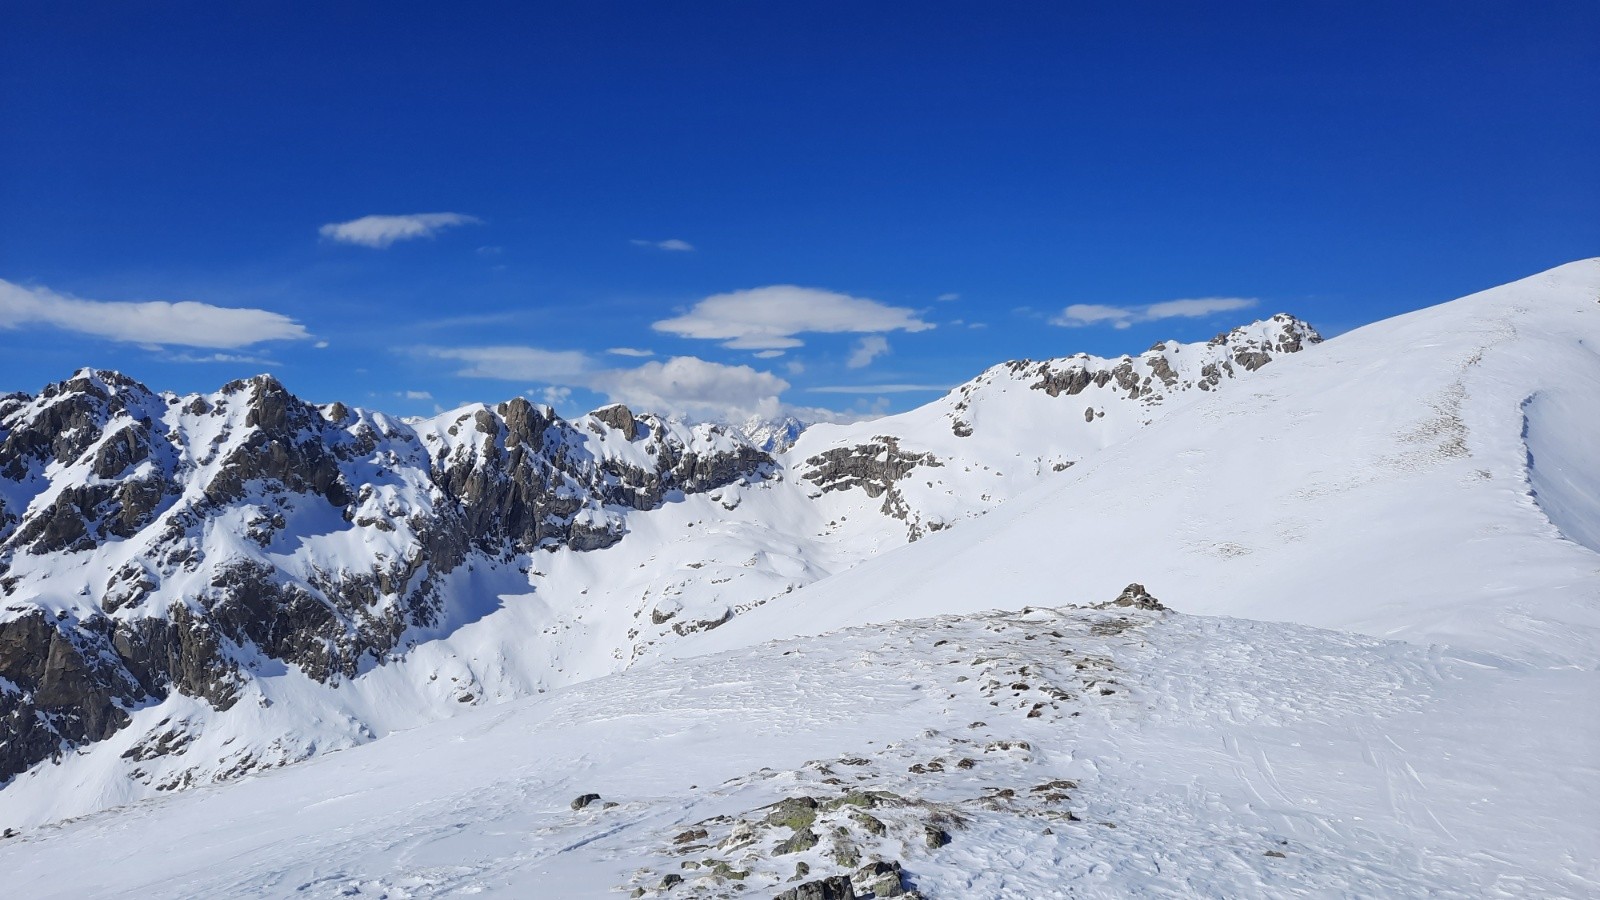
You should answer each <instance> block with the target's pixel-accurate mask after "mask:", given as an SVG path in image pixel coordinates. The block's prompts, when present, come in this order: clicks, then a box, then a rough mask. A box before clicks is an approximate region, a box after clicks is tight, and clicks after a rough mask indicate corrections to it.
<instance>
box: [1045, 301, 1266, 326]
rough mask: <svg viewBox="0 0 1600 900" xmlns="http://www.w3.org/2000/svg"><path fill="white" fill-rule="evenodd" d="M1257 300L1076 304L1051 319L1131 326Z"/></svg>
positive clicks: (1199, 315)
mask: <svg viewBox="0 0 1600 900" xmlns="http://www.w3.org/2000/svg"><path fill="white" fill-rule="evenodd" d="M1256 303H1257V301H1256V300H1255V299H1254V298H1250V297H1200V298H1195V299H1188V300H1167V301H1165V302H1162V303H1151V304H1149V305H1146V306H1107V305H1104V304H1099V303H1074V304H1072V305H1071V306H1068V307H1067V308H1066V309H1063V310H1062V311H1061V313H1060V314H1059V315H1057V316H1055V317H1054V318H1052V319H1051V320H1050V324H1052V325H1061V326H1065V327H1068V328H1081V327H1083V326H1086V325H1110V326H1111V327H1113V328H1127V327H1129V326H1131V325H1134V324H1135V323H1138V322H1155V321H1159V320H1161V319H1198V318H1202V317H1204V316H1209V315H1212V314H1215V313H1219V312H1229V311H1231V310H1236V309H1248V308H1250V307H1252V306H1255V305H1256Z"/></svg>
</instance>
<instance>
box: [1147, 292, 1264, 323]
mask: <svg viewBox="0 0 1600 900" xmlns="http://www.w3.org/2000/svg"><path fill="white" fill-rule="evenodd" d="M1255 305H1256V301H1255V300H1254V299H1252V298H1247V297H1201V298H1200V299H1198V300H1168V301H1166V302H1165V303H1152V304H1151V305H1150V306H1149V307H1148V308H1146V309H1145V311H1144V314H1145V318H1148V319H1178V318H1182V319H1198V318H1200V317H1201V316H1209V315H1211V314H1212V313H1219V312H1228V311H1230V310H1235V309H1247V308H1249V307H1252V306H1255Z"/></svg>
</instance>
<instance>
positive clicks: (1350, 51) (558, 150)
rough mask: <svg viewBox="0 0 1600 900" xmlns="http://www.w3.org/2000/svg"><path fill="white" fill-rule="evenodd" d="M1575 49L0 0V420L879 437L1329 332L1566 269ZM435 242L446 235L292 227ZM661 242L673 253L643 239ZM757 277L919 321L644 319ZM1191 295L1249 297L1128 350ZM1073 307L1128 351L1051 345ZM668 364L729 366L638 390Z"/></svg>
mask: <svg viewBox="0 0 1600 900" xmlns="http://www.w3.org/2000/svg"><path fill="white" fill-rule="evenodd" d="M325 7H332V8H331V9H330V8H325ZM1597 47H1600V4H1597V3H1594V2H1580V3H1535V4H1529V3H1509V2H1507V3H1474V2H1465V3H1463V2H1451V3H1402V4H1393V3H1379V4H1358V3H1329V4H1307V3H1277V2H1273V3H1236V4H1201V3H1173V4H1138V3H1133V4H1094V5H1089V4H1067V3H1060V4H1047V3H984V4H977V3H961V4H938V3H933V4H930V3H918V4H909V3H905V4H898V3H896V4H890V3H848V4H846V3H808V4H776V3H749V2H740V3H716V4H712V3H672V4H666V3H657V4H646V3H594V4H546V3H527V4H490V3H479V4H467V3H461V4H455V3H451V4H445V3H435V4H405V3H398V4H397V3H383V4H377V3H374V4H353V3H348V4H313V3H304V4H298V3H241V4H216V3H189V4H178V3H144V2H141V3H126V2H103V3H53V2H18V0H0V110H3V113H0V279H4V280H5V281H7V282H10V283H11V286H10V287H9V288H7V290H9V291H10V293H9V294H6V295H3V296H0V316H3V317H6V320H5V321H3V322H0V324H3V325H10V326H12V327H9V328H0V390H30V391H31V390H36V389H38V388H39V387H40V386H42V385H43V384H45V383H46V382H49V381H53V380H57V379H60V378H62V377H65V376H66V375H67V374H69V373H70V372H71V371H72V370H73V369H75V368H77V367H79V366H83V365H93V366H101V367H112V368H119V369H122V370H124V371H127V372H129V373H130V374H133V375H134V376H136V377H138V378H140V379H142V380H144V381H146V382H147V383H148V384H150V385H151V386H152V387H156V388H159V389H172V390H199V389H206V390H210V389H214V388H215V387H216V386H218V385H220V384H221V383H222V382H223V381H226V380H228V379H231V378H235V377H240V376H242V375H248V374H252V373H254V372H256V371H261V370H264V369H270V370H271V371H273V372H275V373H276V374H277V375H278V376H279V377H280V378H281V379H283V380H284V381H285V382H286V383H287V384H288V385H289V386H290V388H291V389H293V390H295V391H296V392H297V393H300V394H301V395H302V396H306V397H308V398H311V399H316V400H333V399H344V400H347V401H353V402H356V403H359V404H362V405H369V406H376V407H378V408H382V409H386V410H390V411H393V412H397V413H407V414H409V413H422V412H427V411H431V410H432V409H433V408H434V406H435V404H439V405H443V406H447V407H448V406H452V405H455V404H456V403H459V402H462V401H466V400H498V399H504V398H505V397H508V396H511V395H514V394H517V393H523V392H527V393H529V394H530V395H532V396H535V397H544V396H546V394H545V390H544V389H545V388H547V387H552V386H554V387H557V388H560V387H563V386H564V387H567V388H570V389H573V391H574V393H573V394H572V395H571V396H570V397H568V398H567V399H564V400H561V402H560V403H558V406H559V407H560V408H561V409H562V410H563V411H564V412H569V413H570V412H577V411H582V410H583V409H586V408H589V407H590V406H593V405H596V404H598V403H599V402H601V401H602V399H603V398H604V396H606V395H607V394H610V395H611V396H617V397H622V398H624V399H635V400H636V401H637V399H638V398H639V397H640V396H641V392H644V393H645V395H646V396H648V393H649V391H650V390H652V389H655V390H656V391H657V393H659V394H661V395H662V396H667V397H672V398H680V399H681V402H682V403H683V404H684V406H685V408H699V409H700V410H701V411H702V412H704V411H705V410H706V409H707V408H710V407H715V406H717V405H718V404H722V405H730V404H731V405H734V406H748V405H749V403H747V402H745V398H746V395H749V397H752V398H753V397H755V396H762V395H767V394H772V393H774V392H776V391H777V387H776V384H777V379H779V378H781V379H782V380H783V381H785V382H787V383H788V387H787V389H785V390H783V391H782V393H781V396H782V399H783V401H784V402H786V403H787V404H791V405H793V406H800V407H817V406H821V407H829V408H833V409H847V408H856V409H868V408H874V407H877V408H882V407H883V406H884V405H885V404H886V405H887V408H890V409H900V408H905V407H907V406H910V405H915V404H917V403H921V402H924V401H926V400H928V399H931V397H932V396H933V394H931V393H927V392H914V391H912V392H890V391H886V390H875V389H872V388H873V387H874V386H882V385H949V384H953V383H956V382H959V381H961V380H964V379H966V378H968V377H970V376H971V375H973V374H975V373H976V372H977V371H978V370H980V369H982V368H983V367H985V366H987V365H989V364H992V363H994V362H998V361H1000V360H1003V359H1007V358H1013V357H1020V356H1031V357H1045V356H1058V355H1064V354H1067V353H1071V352H1076V351H1079V350H1086V351H1089V352H1094V353H1101V354H1116V353H1122V352H1137V351H1139V350H1143V349H1144V348H1146V347H1148V346H1149V345H1150V344H1151V343H1152V342H1154V341H1155V340H1157V339H1161V338H1167V337H1174V338H1178V339H1183V340H1194V339H1202V338H1206V337H1210V336H1211V335H1213V334H1215V333H1217V332H1218V331H1219V330H1222V329H1223V328H1225V327H1227V326H1231V325H1233V324H1238V323H1240V322H1244V321H1248V320H1249V319H1251V318H1255V317H1257V316H1259V315H1265V314H1270V313H1272V312H1275V311H1279V310H1284V311H1289V312H1294V313H1296V314H1298V315H1301V316H1303V317H1305V318H1307V319H1310V320H1311V321H1312V322H1313V323H1315V324H1317V325H1318V326H1319V327H1322V328H1323V329H1324V330H1325V331H1327V332H1330V333H1335V332H1339V331H1343V330H1348V329H1349V328H1352V327H1355V326H1357V325H1360V324H1363V323H1366V322H1370V321H1374V320H1376V319H1380V318H1384V317H1386V316H1389V315H1393V314H1395V313H1398V312H1403V311H1406V310H1410V309H1415V308H1418V307H1421V306H1426V305H1430V304H1432V303H1436V302H1439V301H1443V300H1447V299H1450V298H1452V297H1455V296H1458V295H1461V294H1464V293H1468V292H1471V291H1474V290H1478V289H1481V288H1486V287H1489V286H1492V285H1494V284H1497V283H1501V282H1504V281H1508V280H1511V279H1514V278H1517V277H1521V276H1523V275H1527V274H1531V273H1532V272H1535V271H1538V270H1540V269H1544V268H1548V267H1550V266H1553V265H1557V264H1559V263H1562V262H1567V261H1570V260H1572V259H1576V258H1581V257H1586V256H1594V255H1600V162H1597V160H1600V51H1597V50H1596V48H1597ZM446 212H449V213H456V214H458V215H461V216H470V217H473V218H475V219H476V220H477V221H475V222H470V223H467V224H459V225H456V226H454V227H447V228H441V229H440V230H438V232H437V233H436V234H434V235H433V236H431V237H425V238H418V239H413V240H403V241H396V242H394V243H393V244H391V245H389V246H387V247H384V248H374V247H369V246H361V245H357V244H351V243H347V242H341V241H339V240H336V239H334V238H331V237H326V236H323V235H321V234H320V233H319V229H320V228H321V227H322V226H324V225H328V224H335V223H341V222H347V221H351V220H355V219H358V218H360V217H363V216H367V215H375V214H384V215H409V214H420V213H446ZM666 240H676V241H682V242H686V243H687V244H689V245H692V247H693V248H694V249H693V250H672V249H662V248H661V247H659V246H646V245H642V244H640V243H636V242H638V241H649V242H660V241H666ZM771 285H798V286H802V287H806V288H814V289H819V290H825V291H830V292H836V293H838V294H842V295H848V297H849V298H854V300H853V301H851V302H855V303H857V304H858V306H857V307H850V306H849V305H848V303H847V304H846V306H845V307H841V308H840V310H837V311H836V312H837V313H838V315H843V316H845V317H846V318H848V316H849V315H850V314H851V309H857V310H859V311H863V312H864V313H870V312H872V311H873V310H878V311H880V312H881V311H882V308H883V307H892V308H894V309H897V310H900V311H901V313H900V315H901V316H902V319H904V320H906V321H910V322H914V323H917V324H916V325H915V326H914V327H915V328H916V329H920V330H908V329H905V328H893V326H892V325H882V324H881V323H880V325H878V326H873V327H875V328H880V329H881V328H885V327H889V328H893V330H887V331H883V330H877V331H873V330H868V329H867V327H866V325H859V326H851V325H850V324H849V323H848V322H846V323H844V324H842V325H841V324H838V316H837V315H836V316H834V317H833V318H829V319H828V321H830V322H834V323H835V327H859V328H860V329H861V330H858V331H856V332H845V333H813V332H809V331H806V330H805V328H807V327H810V326H808V325H806V322H805V321H804V320H805V318H806V316H807V315H810V314H811V310H810V304H809V302H808V300H807V298H808V297H810V296H813V295H810V294H806V293H803V292H802V293H795V294H792V295H782V294H780V295H772V296H769V297H768V301H767V302H768V303H769V304H771V306H770V308H768V314H770V313H771V311H772V310H773V309H778V310H780V312H781V314H782V315H786V316H789V317H790V318H791V319H794V321H792V322H790V325H789V326H788V327H789V328H790V331H789V332H785V334H786V335H787V340H784V341H779V343H787V344H791V345H792V344H793V342H795V341H798V342H799V343H800V344H801V346H798V347H795V346H788V347H786V348H773V347H770V346H769V347H766V349H767V351H768V353H767V356H765V357H757V356H756V355H755V352H754V351H752V350H751V349H741V348H738V347H735V348H729V347H727V346H724V344H726V343H728V341H727V340H726V339H709V338H705V337H694V336H692V335H690V334H686V333H681V332H682V331H683V330H682V329H680V333H674V332H672V331H663V330H660V329H653V328H652V323H656V322H661V321H663V320H669V319H672V318H674V317H677V316H680V315H681V314H682V313H683V312H684V311H685V310H689V309H691V308H692V307H694V305H695V304H696V303H697V302H699V301H700V300H702V299H703V298H706V297H708V296H712V295H717V294H725V293H735V296H734V297H733V298H732V300H730V301H728V302H730V303H733V304H735V305H737V304H738V303H740V302H744V301H745V300H748V299H749V298H750V297H752V296H758V295H745V294H738V293H736V292H741V291H748V290H750V289H755V288H761V287H765V286H771ZM951 294H957V295H959V299H954V300H949V299H946V300H939V299H937V298H939V297H941V296H948V295H951ZM6 297H9V298H10V299H9V300H7V299H5V298H6ZM19 297H20V298H21V299H20V300H19V299H18V298H19ZM68 297H70V298H79V299H81V300H87V301H94V302H96V303H128V302H141V301H152V300H166V301H185V300H187V301H197V302H199V303H203V304H208V305H210V306H215V307H233V308H247V309H254V310H262V311H269V312H270V313H272V314H275V315H274V316H273V317H272V318H271V319H270V321H271V322H272V323H273V328H276V329H277V331H275V332H274V331H273V328H268V329H266V330H264V331H262V332H261V333H262V334H268V333H280V334H283V333H287V332H288V331H293V332H295V333H294V334H289V335H288V336H287V337H285V338H284V339H279V340H268V341H261V342H253V343H252V342H247V341H246V339H244V338H240V337H239V336H238V335H237V334H236V333H235V334H233V335H232V336H231V337H227V338H226V339H224V338H219V337H209V336H207V335H209V334H210V332H209V331H207V329H206V328H203V327H197V328H196V329H193V330H188V329H187V328H186V326H184V325H183V324H182V322H183V318H184V315H185V314H184V313H182V312H179V313H176V314H175V316H176V319H177V320H178V324H177V325H176V326H174V324H173V321H172V317H168V319H166V320H163V321H160V322H156V323H155V324H152V325H150V326H149V327H148V328H145V329H144V330H139V327H136V326H132V325H125V324H122V323H123V320H124V319H127V318H128V317H129V316H133V317H134V318H135V319H138V318H140V317H142V316H143V315H144V313H143V311H141V310H140V309H135V308H130V307H98V306H94V305H85V304H72V303H71V302H70V301H64V300H63V298H68ZM41 298H43V299H41ZM1186 298H1236V299H1253V300H1256V301H1257V303H1256V305H1255V306H1253V307H1249V308H1245V309H1234V310H1225V311H1219V312H1216V313H1214V314H1208V315H1201V316H1196V317H1183V318H1165V319H1161V320H1159V321H1141V319H1142V318H1146V316H1144V315H1142V314H1141V312H1140V310H1142V309H1143V308H1145V307H1147V306H1148V305H1150V304H1154V303H1160V302H1163V301H1169V300H1174V299H1186ZM867 300H870V301H875V304H868V305H867V306H859V304H860V303H861V302H863V301H867ZM19 304H20V305H19ZM63 304H64V305H63ZM1074 304H1090V305H1097V306H1114V307H1121V308H1127V309H1128V310H1129V312H1128V313H1127V314H1126V316H1125V317H1124V319H1123V321H1122V324H1124V325H1126V326H1127V327H1123V328H1117V327H1113V326H1114V324H1115V323H1114V322H1113V321H1111V320H1107V321H1102V322H1099V323H1097V324H1094V325H1088V326H1083V327H1063V326H1061V325H1055V324H1051V323H1052V321H1053V320H1056V321H1060V320H1061V319H1062V311H1063V310H1064V309H1065V308H1066V307H1068V306H1070V305H1074ZM796 307H799V309H796ZM19 310H21V311H20V312H19ZM41 310H43V311H41ZM784 310H787V311H786V312H783V311H784ZM906 311H909V312H906ZM908 316H909V318H906V317H908ZM74 317H77V319H84V318H87V319H93V320H95V323H97V324H93V325H92V326H91V325H83V324H81V323H80V322H77V321H76V320H75V318H74ZM702 318H703V317H702ZM867 318H870V316H867ZM287 320H292V322H290V323H288V324H285V323H286V321H287ZM864 321H865V319H863V322H864ZM796 323H798V324H796ZM973 323H979V324H982V325H984V326H986V327H983V328H973V327H970V326H971V325H972V324H973ZM869 324H870V323H869ZM927 325H933V326H936V327H932V328H927V327H924V326H927ZM247 327H253V326H250V325H249V324H248V323H247ZM818 327H820V326H818ZM174 328H176V329H177V331H176V333H172V332H173V330H174ZM162 329H165V331H163V330H162ZM796 329H798V330H796ZM302 331H303V333H304V334H305V335H306V336H304V337H301V336H299V333H300V332H302ZM697 333H705V328H704V327H702V328H701V329H700V331H699V332H697ZM877 338H881V339H883V340H884V341H885V342H886V344H887V346H888V348H889V349H888V351H887V352H880V353H877V354H872V353H867V354H861V355H858V356H857V359H856V360H855V361H856V362H858V363H860V362H862V359H861V356H871V357H872V358H871V359H870V361H869V362H866V364H864V365H859V366H856V367H851V366H849V365H848V362H849V361H850V357H851V355H852V353H853V352H854V351H855V350H856V349H858V348H861V347H862V346H863V341H869V342H871V341H873V340H874V339H877ZM184 340H188V341H189V342H191V343H195V344H201V345H204V344H206V343H208V342H209V344H210V346H185V345H184V344H183V341H184ZM735 343H738V342H737V341H735ZM744 343H745V345H751V342H749V341H746V342H744ZM756 343H757V344H759V343H760V342H759V341H757V342H756ZM769 343H770V342H769ZM320 344H325V345H326V346H319V345H320ZM490 346H494V347H514V348H532V349H533V350H534V351H540V352H536V353H531V354H524V355H523V356H521V357H517V358H516V359H517V360H518V361H517V362H516V363H515V364H514V365H513V364H503V363H501V362H497V360H503V359H504V352H503V351H502V352H501V353H500V354H499V355H491V356H490V357H485V356H484V355H483V354H482V352H481V351H482V348H484V347H490ZM874 346H876V344H875V343H869V344H868V345H867V349H869V350H871V349H873V348H874ZM616 347H623V348H635V349H640V350H650V351H652V352H653V353H654V354H655V356H654V357H643V356H618V355H615V354H608V353H606V350H607V349H608V348H616ZM775 349H785V350H786V352H785V354H784V355H783V356H775V355H773V354H774V352H775ZM543 351H549V352H551V353H555V352H561V353H562V354H563V355H560V356H559V357H552V356H550V355H549V354H548V353H544V352H543ZM475 354H476V355H475ZM219 357H220V358H221V360H222V361H208V362H196V361H184V360H207V359H213V358H219ZM670 357H692V358H694V359H698V360H702V361H705V362H708V363H715V364H717V365H719V366H749V367H751V368H752V369H754V370H755V371H754V372H748V371H743V370H737V369H735V370H727V369H721V368H716V367H713V366H705V365H701V364H699V363H680V364H679V366H678V367H677V368H676V369H670V370H662V371H658V370H657V369H654V368H645V369H640V368H639V367H640V366H646V367H648V366H650V365H651V364H652V362H654V363H655V364H657V365H658V366H659V364H661V363H663V362H664V361H665V360H667V359H668V358H670ZM464 371H472V372H478V373H480V374H482V375H499V376H504V377H501V378H495V377H479V376H477V375H472V376H464V375H462V374H460V373H462V372H464ZM664 372H666V373H673V372H675V373H677V374H680V375H684V376H685V380H683V381H682V383H680V384H678V385H676V386H675V387H667V386H664V385H665V380H666V375H665V374H663V373H664ZM763 373H771V374H770V376H768V375H765V374H763ZM851 386H865V387H867V388H868V389H867V390H865V391H864V392H863V393H860V394H851V393H839V392H819V391H817V390H816V388H819V387H831V388H841V387H851ZM406 392H413V393H414V394H415V395H416V396H415V397H413V398H411V399H408V398H407V397H406V396H405V394H406ZM422 394H426V395H428V397H427V398H422V397H421V395H422ZM549 396H551V397H552V398H553V399H559V398H561V397H562V396H564V395H563V394H561V393H555V394H551V395H549ZM880 398H881V399H880ZM700 400H704V401H705V403H704V404H701V406H700V407H695V406H694V404H696V403H697V402H698V401H700Z"/></svg>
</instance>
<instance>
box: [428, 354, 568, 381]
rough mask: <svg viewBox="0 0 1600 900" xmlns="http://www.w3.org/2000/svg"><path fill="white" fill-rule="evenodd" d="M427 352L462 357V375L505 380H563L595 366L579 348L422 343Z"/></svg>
mask: <svg viewBox="0 0 1600 900" xmlns="http://www.w3.org/2000/svg"><path fill="white" fill-rule="evenodd" d="M417 349H418V351H419V352H421V353H422V354H423V355H425V356H431V357H433V358H435V359H452V360H459V361H461V362H463V363H466V365H465V366H464V367H463V368H461V369H459V370H457V371H456V374H457V375H459V376H460V377H462V378H493V379H498V380H501V381H563V380H568V379H572V378H575V377H577V376H580V375H584V374H587V373H588V372H590V371H591V370H593V368H594V362H593V360H591V359H590V358H589V356H588V354H586V353H583V352H581V351H577V350H541V349H539V348H537V347H507V346H501V347H419V348H417Z"/></svg>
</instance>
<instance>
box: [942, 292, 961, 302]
mask: <svg viewBox="0 0 1600 900" xmlns="http://www.w3.org/2000/svg"><path fill="white" fill-rule="evenodd" d="M960 299H961V295H960V294H957V293H955V292H953V291H952V292H951V293H948V294H940V295H939V296H938V300H939V302H940V303H953V302H955V301H956V300H960Z"/></svg>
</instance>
